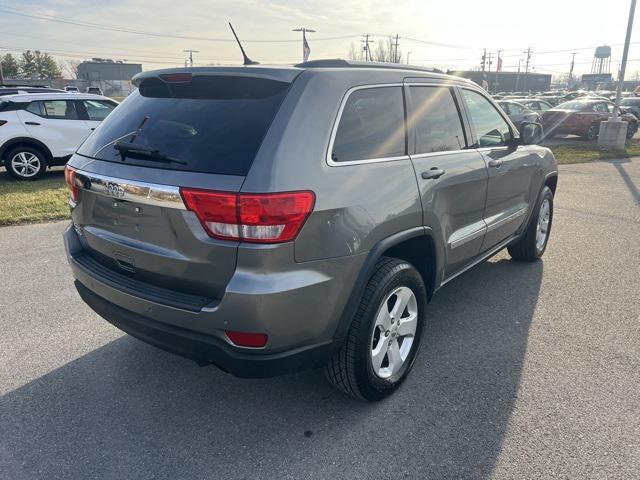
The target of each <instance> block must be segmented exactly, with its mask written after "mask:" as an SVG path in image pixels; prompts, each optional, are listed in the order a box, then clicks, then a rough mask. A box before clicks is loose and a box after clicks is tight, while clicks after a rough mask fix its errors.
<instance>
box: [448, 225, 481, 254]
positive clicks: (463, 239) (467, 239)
mask: <svg viewBox="0 0 640 480" xmlns="http://www.w3.org/2000/svg"><path fill="white" fill-rule="evenodd" d="M485 233H487V226H486V225H485V226H483V227H480V228H479V229H478V230H476V231H474V232H471V233H468V234H466V235H465V236H464V237H460V238H456V239H455V240H453V241H449V245H451V248H458V247H460V246H462V245H464V244H465V243H468V242H470V241H471V240H475V239H476V238H478V237H481V236H483V235H484V234H485Z"/></svg>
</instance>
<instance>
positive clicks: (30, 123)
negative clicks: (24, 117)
mask: <svg viewBox="0 0 640 480" xmlns="http://www.w3.org/2000/svg"><path fill="white" fill-rule="evenodd" d="M24 124H25V125H40V124H39V123H38V122H24Z"/></svg>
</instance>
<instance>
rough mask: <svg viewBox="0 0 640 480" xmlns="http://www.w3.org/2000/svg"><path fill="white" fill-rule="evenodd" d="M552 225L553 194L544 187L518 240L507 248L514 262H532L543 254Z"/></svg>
mask: <svg viewBox="0 0 640 480" xmlns="http://www.w3.org/2000/svg"><path fill="white" fill-rule="evenodd" d="M552 223H553V192H552V191H551V189H550V188H549V187H547V186H546V185H545V186H544V187H543V188H542V191H541V192H540V197H539V198H538V202H537V203H536V207H535V210H534V211H533V214H532V215H531V218H530V219H529V224H528V225H527V229H526V230H525V231H524V234H523V235H522V236H521V237H520V239H519V240H518V241H517V242H515V243H512V244H511V245H509V246H508V247H507V250H508V251H509V255H511V258H513V259H514V260H519V261H523V262H534V261H536V260H538V259H539V258H540V257H542V255H543V254H544V251H545V250H546V249H547V244H548V243H549V235H550V234H551V224H552Z"/></svg>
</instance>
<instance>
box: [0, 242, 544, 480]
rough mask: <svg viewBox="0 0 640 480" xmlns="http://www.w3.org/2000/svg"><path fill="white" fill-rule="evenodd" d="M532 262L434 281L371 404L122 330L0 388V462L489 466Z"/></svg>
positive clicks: (523, 331)
mask: <svg viewBox="0 0 640 480" xmlns="http://www.w3.org/2000/svg"><path fill="white" fill-rule="evenodd" d="M542 273H543V263H542V262H537V263H532V264H525V263H516V262H512V261H509V260H507V259H506V257H505V256H504V255H501V256H500V257H499V259H494V260H493V261H491V262H488V263H484V264H482V265H480V266H478V267H476V268H475V269H473V270H472V271H470V272H468V273H467V274H465V275H464V276H462V277H460V278H459V279H457V280H455V281H453V282H452V283H451V284H449V285H448V286H447V287H445V288H443V289H442V290H441V291H440V292H438V294H437V295H436V297H435V298H434V302H433V303H432V304H431V306H430V308H429V324H428V327H427V328H426V331H425V338H424V342H423V344H422V348H421V352H420V355H419V357H418V360H417V362H416V365H415V368H414V371H413V372H412V375H411V376H410V377H409V379H408V380H407V382H406V383H405V385H404V386H403V387H402V388H401V389H400V390H399V391H398V392H397V393H396V394H395V395H394V396H392V397H391V398H389V399H387V400H385V401H383V402H380V403H376V404H365V403H361V402H358V401H355V400H352V399H350V398H347V397H345V396H343V395H342V394H340V393H338V392H336V391H334V390H333V389H331V388H330V387H329V386H328V385H327V384H326V383H325V382H324V381H323V378H322V376H321V373H320V372H317V371H313V372H306V373H302V374H298V375H290V376H286V377H280V378H274V379H266V380H240V379H236V378H233V377H231V376H229V375H226V374H224V373H222V372H220V371H218V370H216V369H215V368H214V367H206V368H200V367H197V366H196V365H195V364H193V363H191V362H189V361H187V360H184V359H181V358H178V357H176V356H172V355H170V354H167V353H164V352H162V351H160V350H157V349H154V348H152V347H149V346H147V345H145V344H143V343H141V342H139V341H137V340H135V339H133V338H131V337H127V336H123V337H120V338H119V339H117V340H115V341H112V342H111V343H109V344H106V345H104V346H103V347H101V348H98V349H96V350H94V351H92V352H91V353H89V354H87V355H85V356H83V357H80V358H78V359H77V360H75V361H72V362H70V363H68V364H66V365H65V366H63V367H61V368H59V369H57V370H54V371H52V372H51V373H49V374H47V375H44V376H43V377H41V378H38V379H36V380H34V381H32V382H31V383H29V384H27V385H24V386H23V387H20V388H18V389H16V390H14V391H12V392H10V393H8V394H6V395H5V396H4V397H3V398H1V399H0V430H1V432H0V433H1V435H0V471H3V472H4V474H3V476H4V478H11V479H21V478H29V479H32V478H47V479H48V478H83V479H84V478H171V479H179V478H185V479H186V478H189V479H195V478H216V479H226V478H252V479H253V478H274V479H275V478H278V479H280V478H305V477H306V478H399V477H406V478H437V479H444V478H487V477H488V476H489V475H490V473H491V471H492V468H493V466H494V464H495V462H496V459H497V457H498V455H499V453H500V450H501V445H502V440H503V438H504V435H505V432H506V430H507V428H508V423H509V419H510V416H511V413H512V411H513V408H514V403H515V400H516V398H517V394H518V385H519V381H520V374H521V369H522V364H523V358H524V355H525V352H526V348H527V337H528V332H529V326H530V323H531V320H532V317H533V314H534V309H535V306H536V302H537V299H538V294H539V289H540V284H541V281H542ZM97 321H102V320H100V319H98V318H96V322H97ZM301 321H302V320H301ZM30 354H37V352H30Z"/></svg>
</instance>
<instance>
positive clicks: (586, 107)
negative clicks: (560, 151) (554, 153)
mask: <svg viewBox="0 0 640 480" xmlns="http://www.w3.org/2000/svg"><path fill="white" fill-rule="evenodd" d="M613 108H614V104H613V102H610V101H608V100H597V99H596V100H594V99H591V98H586V99H582V98H580V99H577V100H571V101H569V102H565V103H562V104H560V105H558V106H557V107H554V108H552V109H549V110H547V111H546V112H543V113H542V125H543V127H544V131H545V135H546V136H547V137H553V136H554V135H559V134H571V135H579V136H581V137H584V138H586V139H587V140H595V139H596V138H597V137H598V132H599V131H600V122H602V121H605V120H608V119H609V118H611V116H612V115H613ZM621 118H622V120H624V121H626V122H627V123H628V126H627V138H631V137H633V136H634V135H635V133H636V132H637V131H638V118H637V117H636V116H635V115H632V114H631V113H626V112H624V113H623V114H622V115H621Z"/></svg>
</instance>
